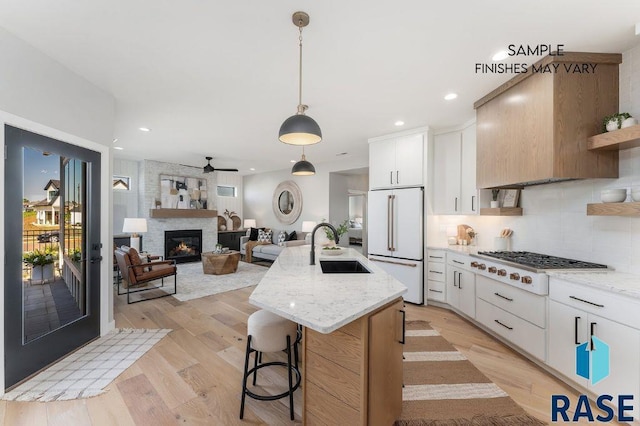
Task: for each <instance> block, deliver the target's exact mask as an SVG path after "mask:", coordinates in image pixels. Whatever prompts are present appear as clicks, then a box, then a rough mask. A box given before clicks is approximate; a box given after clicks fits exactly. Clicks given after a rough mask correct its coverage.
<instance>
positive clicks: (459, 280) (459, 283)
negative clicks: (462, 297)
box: [458, 272, 462, 290]
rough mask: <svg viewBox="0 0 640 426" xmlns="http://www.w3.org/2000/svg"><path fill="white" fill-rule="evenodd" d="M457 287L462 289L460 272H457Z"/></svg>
mask: <svg viewBox="0 0 640 426" xmlns="http://www.w3.org/2000/svg"><path fill="white" fill-rule="evenodd" d="M458 288H459V289H460V290H462V272H458Z"/></svg>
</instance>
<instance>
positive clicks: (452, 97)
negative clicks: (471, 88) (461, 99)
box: [444, 93, 458, 101]
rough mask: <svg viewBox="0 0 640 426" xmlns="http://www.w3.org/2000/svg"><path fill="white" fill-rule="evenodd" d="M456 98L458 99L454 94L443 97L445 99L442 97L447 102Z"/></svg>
mask: <svg viewBox="0 0 640 426" xmlns="http://www.w3.org/2000/svg"><path fill="white" fill-rule="evenodd" d="M457 97H458V95H457V94H456V93H449V94H447V95H445V97H444V98H445V99H446V100H447V101H450V100H452V99H455V98H457Z"/></svg>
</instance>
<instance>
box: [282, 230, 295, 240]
mask: <svg viewBox="0 0 640 426" xmlns="http://www.w3.org/2000/svg"><path fill="white" fill-rule="evenodd" d="M297 239H298V234H296V231H293V232H292V233H290V234H289V236H288V237H287V239H286V240H285V241H295V240H297Z"/></svg>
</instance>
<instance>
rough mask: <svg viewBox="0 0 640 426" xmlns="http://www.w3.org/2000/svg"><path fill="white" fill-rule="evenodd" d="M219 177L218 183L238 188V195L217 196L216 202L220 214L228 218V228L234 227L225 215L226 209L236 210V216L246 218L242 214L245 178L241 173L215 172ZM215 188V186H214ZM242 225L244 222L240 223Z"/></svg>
mask: <svg viewBox="0 0 640 426" xmlns="http://www.w3.org/2000/svg"><path fill="white" fill-rule="evenodd" d="M215 174H216V178H217V182H218V183H217V185H224V186H234V187H235V188H236V190H237V192H236V197H217V198H216V200H217V201H216V203H217V207H218V216H222V217H224V218H225V219H227V229H229V230H230V229H233V228H232V226H233V225H232V223H231V220H229V218H228V217H226V216H225V215H224V211H225V210H229V212H235V213H236V216H238V217H239V218H240V219H241V220H244V219H245V218H244V217H243V215H242V211H243V207H242V204H243V201H242V200H243V194H244V192H243V183H242V181H243V178H242V176H241V175H239V174H237V173H233V172H215ZM214 190H215V188H214ZM248 219H251V218H248ZM240 226H242V222H241V223H240Z"/></svg>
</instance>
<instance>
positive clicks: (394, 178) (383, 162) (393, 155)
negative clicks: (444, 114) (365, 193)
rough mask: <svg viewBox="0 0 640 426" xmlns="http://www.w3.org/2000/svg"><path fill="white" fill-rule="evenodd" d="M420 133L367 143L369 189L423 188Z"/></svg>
mask: <svg viewBox="0 0 640 426" xmlns="http://www.w3.org/2000/svg"><path fill="white" fill-rule="evenodd" d="M423 172H424V134H423V133H417V134H413V135H407V136H398V137H390V138H388V139H380V140H373V141H370V142H369V187H370V189H381V188H402V187H407V186H423V185H424V178H423Z"/></svg>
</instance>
